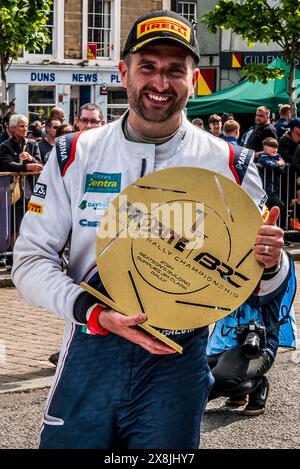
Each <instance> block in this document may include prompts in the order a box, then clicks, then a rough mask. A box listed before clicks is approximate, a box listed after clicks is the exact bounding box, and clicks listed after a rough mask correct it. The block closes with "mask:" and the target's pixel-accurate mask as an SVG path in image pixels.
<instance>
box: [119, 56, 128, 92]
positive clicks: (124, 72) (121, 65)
mask: <svg viewBox="0 0 300 469" xmlns="http://www.w3.org/2000/svg"><path fill="white" fill-rule="evenodd" d="M119 70H120V73H121V81H122V86H123V87H124V88H127V73H128V67H127V65H126V63H125V61H124V60H120V62H119Z"/></svg>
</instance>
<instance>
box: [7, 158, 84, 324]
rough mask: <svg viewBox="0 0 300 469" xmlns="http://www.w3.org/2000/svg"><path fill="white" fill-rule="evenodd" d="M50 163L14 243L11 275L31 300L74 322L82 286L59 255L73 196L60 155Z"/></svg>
mask: <svg viewBox="0 0 300 469" xmlns="http://www.w3.org/2000/svg"><path fill="white" fill-rule="evenodd" d="M48 164H49V166H48V165H47V166H46V167H45V168H44V170H43V172H42V174H41V176H40V178H39V181H38V182H39V184H42V185H43V186H44V191H43V194H42V196H38V195H36V196H33V197H32V199H31V201H32V202H34V204H35V206H36V208H37V210H35V211H34V210H32V211H31V210H30V211H28V212H27V213H26V214H25V216H24V219H23V222H22V225H21V229H20V236H19V238H18V239H17V241H16V244H15V248H14V263H13V270H12V278H13V281H14V283H15V285H16V287H17V288H18V290H19V291H20V293H21V294H22V295H23V297H24V298H25V300H26V301H27V302H28V303H30V304H32V305H34V306H36V307H43V308H45V309H47V310H48V311H51V312H54V313H56V314H57V315H59V316H63V317H64V318H66V319H69V320H73V321H74V317H73V304H74V301H75V299H76V297H77V296H78V295H79V294H80V293H81V292H82V289H81V288H80V287H79V285H76V284H75V282H74V281H73V280H72V279H71V278H70V277H68V276H67V275H66V274H65V273H64V272H63V270H62V262H61V257H60V255H59V253H60V252H61V251H62V250H63V248H64V246H65V244H66V241H67V239H68V236H69V233H70V231H71V228H72V220H71V206H70V197H69V194H68V193H67V190H66V187H65V184H64V181H63V179H62V177H61V174H60V171H59V167H58V163H57V158H56V157H54V158H51V159H50V161H49V163H48ZM75 322H76V321H75Z"/></svg>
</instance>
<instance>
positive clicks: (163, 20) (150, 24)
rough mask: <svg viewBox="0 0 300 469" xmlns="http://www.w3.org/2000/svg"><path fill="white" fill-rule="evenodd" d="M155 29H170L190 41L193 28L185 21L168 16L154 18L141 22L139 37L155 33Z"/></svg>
mask: <svg viewBox="0 0 300 469" xmlns="http://www.w3.org/2000/svg"><path fill="white" fill-rule="evenodd" d="M155 31H170V32H172V33H175V34H177V35H178V36H181V37H182V38H184V39H185V40H186V41H188V42H190V38H191V28H190V27H189V26H187V25H186V24H185V23H182V22H181V21H179V20H175V19H173V18H168V17H167V16H160V17H158V18H152V19H150V20H145V21H143V22H142V23H140V24H139V25H138V27H137V39H138V38H140V37H142V36H144V35H145V34H150V33H155Z"/></svg>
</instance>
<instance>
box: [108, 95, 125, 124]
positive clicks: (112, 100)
mask: <svg viewBox="0 0 300 469" xmlns="http://www.w3.org/2000/svg"><path fill="white" fill-rule="evenodd" d="M127 108H128V100H127V93H126V91H125V90H124V89H123V88H117V89H116V88H108V94H107V121H108V122H111V121H114V120H116V119H119V118H120V117H121V116H122V115H123V114H124V112H125V111H126V109H127Z"/></svg>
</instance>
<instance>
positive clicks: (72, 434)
mask: <svg viewBox="0 0 300 469" xmlns="http://www.w3.org/2000/svg"><path fill="white" fill-rule="evenodd" d="M162 16H163V17H164V18H165V19H169V21H170V22H172V24H174V22H175V24H176V22H178V21H179V22H180V25H181V26H182V23H183V22H184V23H185V27H186V28H187V29H188V30H189V32H190V34H189V35H187V36H183V35H182V34H181V33H180V32H178V31H179V30H177V29H176V28H172V29H170V28H168V27H167V26H166V25H167V24H168V22H166V25H162V26H161V27H160V28H159V29H157V30H156V31H154V32H153V31H152V30H149V31H150V32H149V31H148V30H147V28H146V29H145V31H146V32H145V34H144V35H143V36H142V37H140V35H139V34H138V31H139V28H140V26H141V25H145V24H147V22H149V23H151V24H153V23H154V22H155V20H156V19H157V18H161V17H162ZM198 62H199V47H198V43H197V39H196V37H195V33H194V29H193V27H192V25H191V24H190V23H189V22H188V20H186V19H185V18H183V17H182V16H180V15H178V14H177V13H174V12H172V11H161V10H159V11H152V12H149V13H147V14H146V15H143V16H142V17H141V18H139V19H138V20H137V21H136V22H135V24H134V25H133V26H132V29H131V31H130V33H129V36H128V38H127V41H126V44H125V47H124V50H123V59H122V60H121V61H120V64H119V70H120V74H121V79H122V85H123V87H124V88H126V90H127V95H128V101H129V110H128V111H127V112H126V113H125V114H124V115H123V116H122V118H121V119H119V120H118V121H116V122H114V123H110V124H108V125H103V124H105V122H104V120H103V117H102V113H101V109H100V108H99V107H97V106H95V105H93V104H86V105H84V106H83V107H82V108H81V109H80V114H79V116H78V118H76V122H75V128H76V129H78V130H80V131H81V133H80V134H78V133H72V130H73V129H72V128H71V127H70V126H69V124H68V126H69V127H64V128H62V126H63V125H64V124H63V122H64V115H62V112H63V111H62V110H58V109H57V108H55V109H53V110H52V112H51V114H50V116H49V119H48V120H47V122H46V125H45V128H44V132H45V135H44V137H43V129H41V131H42V135H40V136H39V137H34V133H35V130H34V129H33V127H30V129H29V128H28V122H27V119H26V117H24V116H21V115H18V114H14V115H12V116H10V118H9V120H8V121H7V126H6V127H5V132H6V133H7V138H6V140H5V142H4V143H2V144H1V146H0V171H14V172H23V171H28V170H29V171H32V172H35V173H38V174H39V173H40V176H39V180H38V188H39V190H36V189H35V188H34V189H33V193H32V197H31V203H33V204H35V206H36V207H43V213H44V216H38V215H40V214H41V213H38V212H37V211H36V210H28V211H27V213H26V215H25V217H24V219H23V222H22V226H21V229H20V235H19V237H18V239H17V241H16V243H15V246H14V263H13V271H12V278H13V281H14V283H15V285H16V287H17V288H18V289H19V291H20V292H21V294H22V295H23V296H24V298H25V299H26V300H27V301H28V302H29V303H31V304H32V305H34V306H39V307H43V308H45V309H47V310H48V311H51V312H53V313H55V314H57V315H59V316H62V317H63V318H64V319H65V324H66V327H65V330H64V337H63V340H62V346H61V352H60V354H59V360H58V365H57V369H56V375H55V379H54V382H53V386H52V388H51V390H50V393H49V398H48V402H47V405H46V411H45V415H44V420H43V426H42V432H41V440H40V447H41V448H51V449H53V448H114V449H125V448H127V449H132V448H140V449H150V448H168V449H175V448H176V449H179V448H186V449H187V448H190V449H196V448H198V447H199V441H200V428H201V426H200V424H201V419H202V415H203V413H204V410H205V407H206V404H207V401H208V400H211V399H214V398H216V397H219V396H227V397H228V400H229V402H228V404H229V405H236V406H240V405H245V406H246V407H245V410H244V413H245V415H249V416H257V415H261V414H263V413H264V412H265V408H266V402H267V398H268V391H269V384H268V379H267V377H266V373H267V371H268V370H269V369H270V367H271V366H272V364H273V363H274V360H275V357H276V352H277V349H278V347H279V346H280V345H282V344H281V341H280V332H279V331H280V328H281V327H282V326H284V327H285V328H286V329H285V334H284V337H285V338H286V337H289V339H290V340H289V341H288V342H287V343H285V344H284V345H286V346H290V347H293V346H294V339H295V336H294V335H293V330H294V329H293V315H292V314H291V311H292V302H293V294H294V291H295V275H294V270H293V262H292V260H291V259H290V258H289V256H288V255H287V253H286V252H285V251H284V250H283V245H284V240H283V230H282V229H281V228H280V227H278V226H277V220H278V217H279V213H280V207H279V208H278V204H276V206H273V204H272V206H270V207H269V208H270V211H269V213H268V215H267V216H266V219H265V222H264V223H263V222H262V225H261V227H260V228H259V230H258V232H257V235H256V240H255V246H254V253H255V256H256V259H257V261H258V262H260V263H261V264H262V266H263V268H264V270H263V275H262V279H261V281H260V284H259V288H257V289H256V290H255V292H253V294H252V295H251V296H250V297H249V298H248V299H247V301H246V302H245V303H243V304H242V305H241V306H240V307H239V308H238V309H237V310H235V311H234V312H233V313H232V314H230V315H229V316H227V317H225V318H224V319H223V320H220V321H218V322H217V323H216V326H215V329H214V331H213V333H212V334H211V335H210V337H209V340H208V336H209V331H208V327H206V326H205V327H200V328H196V329H189V330H180V331H173V332H174V333H175V332H176V340H177V341H178V342H179V343H180V344H181V345H182V346H183V348H184V353H183V354H179V353H176V352H175V351H174V349H173V348H171V347H169V346H168V345H166V344H165V343H162V342H160V341H159V340H156V339H155V338H154V337H152V336H151V335H149V334H147V333H145V332H143V331H142V330H140V329H138V328H137V327H136V326H138V325H139V324H142V323H143V322H144V321H145V320H146V319H147V316H146V313H144V312H140V313H137V314H135V315H132V316H124V315H122V314H120V313H118V312H117V311H114V310H113V309H110V308H108V307H107V306H106V305H104V304H100V303H99V301H98V300H97V299H96V298H95V297H94V296H93V295H91V294H90V293H88V292H87V291H85V290H83V289H82V288H81V287H80V282H81V281H85V282H87V283H89V285H91V286H93V287H94V288H96V289H98V290H100V291H103V285H102V282H101V273H100V272H98V270H97V265H96V262H95V241H96V233H95V230H96V225H95V226H94V225H93V226H92V225H91V226H88V227H87V226H86V224H82V223H81V221H82V210H83V205H82V202H85V204H84V210H86V212H85V216H86V217H87V218H88V217H90V218H91V219H92V217H95V215H94V209H93V206H95V203H96V204H97V206H101V207H104V206H105V204H107V203H108V201H111V200H112V199H113V198H114V197H115V195H116V194H115V191H111V193H110V191H109V190H108V189H107V188H106V187H105V190H103V188H102V186H101V185H99V186H97V187H93V188H92V189H91V188H90V186H89V184H88V182H89V181H90V180H91V179H92V178H94V179H96V180H97V181H105V180H107V179H108V178H109V180H111V179H112V178H114V179H113V180H114V181H115V185H117V186H118V188H119V192H120V191H121V190H122V189H123V188H126V187H127V186H128V185H129V184H131V183H132V182H134V181H136V180H137V179H138V178H140V177H141V176H143V175H146V174H150V173H152V172H154V171H157V170H160V169H163V168H166V167H178V166H193V167H195V166H196V167H199V168H205V169H211V170H214V171H216V172H218V173H220V174H223V175H224V176H227V177H229V178H230V179H231V180H232V181H235V182H236V183H238V184H240V185H241V187H243V188H244V189H245V190H246V191H247V192H248V193H249V195H250V196H251V197H252V199H253V201H254V202H255V203H256V205H257V207H258V209H259V210H260V212H261V213H262V215H263V214H265V207H264V201H265V199H266V197H265V192H264V190H263V187H262V181H261V179H260V176H259V174H258V171H257V169H256V167H255V164H254V163H255V162H256V161H257V162H258V161H259V159H260V163H261V164H264V165H265V166H266V167H267V169H269V168H270V167H272V168H273V166H276V165H278V167H280V168H281V167H283V166H284V164H283V162H282V160H284V162H287V157H286V156H284V154H281V153H280V142H281V141H282V139H284V143H285V144H286V145H287V143H286V141H287V140H288V143H289V144H290V147H289V148H291V143H290V142H291V141H292V142H293V143H295V144H296V146H298V143H299V132H300V119H297V118H294V119H291V120H289V119H287V121H288V124H287V125H285V123H284V122H283V120H282V121H281V122H280V123H279V125H278V128H279V129H281V131H283V135H282V136H281V137H280V138H279V137H278V135H277V131H276V129H275V127H273V126H272V125H271V124H270V122H269V120H270V112H269V110H268V109H267V108H265V107H263V106H261V107H259V108H258V109H257V113H256V117H255V125H254V126H253V127H252V128H251V129H249V131H248V132H247V133H246V135H245V136H244V143H243V144H244V145H245V147H246V148H247V149H248V150H247V151H245V149H244V148H242V147H240V146H238V145H237V143H238V142H240V137H239V131H240V126H239V124H238V123H237V122H236V121H235V120H234V116H233V115H226V116H223V119H222V117H221V116H218V115H215V114H214V115H212V116H210V118H209V131H205V130H204V129H203V122H201V119H198V121H197V122H193V124H194V125H193V124H192V123H191V122H189V121H188V119H187V118H186V116H185V114H184V112H183V109H184V108H185V106H186V103H187V100H188V98H189V96H190V95H191V94H192V91H193V87H194V86H195V83H196V82H197V78H198V70H197V63H198ZM58 111H60V112H58ZM11 123H13V125H11ZM196 126H199V127H200V129H197V128H196ZM201 126H202V130H201ZM35 127H38V126H36V125H35ZM100 127H103V128H100ZM91 128H97V129H96V130H95V131H87V130H89V129H91ZM66 129H67V130H66ZM28 130H31V137H34V138H28V136H27V132H28ZM57 131H59V132H61V134H62V133H64V134H65V137H59V138H58V139H57V140H55V139H56V135H57V134H56V132H57ZM69 131H70V132H71V133H70V134H67V132H69ZM86 131H87V132H86ZM10 133H11V135H10ZM38 133H39V132H38ZM297 135H298V137H297ZM215 137H218V138H215ZM37 138H38V139H40V140H39V142H38V143H37V142H36V139H37ZM278 140H279V142H278ZM63 141H64V142H66V145H65V146H64V148H63V152H62V150H61V145H60V144H61V143H62V142H63ZM277 142H278V146H277ZM228 143H229V145H228ZM232 149H233V153H234V158H233V160H231V159H230V158H231V155H232ZM277 150H278V151H277ZM289 151H290V150H289ZM295 151H297V148H296V149H295ZM49 152H51V156H50V158H49ZM278 153H279V155H281V156H279V155H278ZM242 155H243V158H244V159H243V168H242V171H241V170H240V168H239V164H240V158H241V157H242ZM253 155H254V157H255V160H253V157H252V156H253ZM288 155H289V157H290V159H291V161H293V158H294V153H293V154H291V153H288ZM31 165H34V166H31ZM272 168H271V169H272ZM237 172H239V174H240V177H239V178H238V180H237V178H236V177H235V174H236V173H237ZM269 186H270V191H276V184H275V183H273V182H272V180H271V181H269V179H268V183H267V190H268V188H269ZM41 189H42V190H41ZM299 198H300V197H299ZM86 202H91V203H90V206H89V204H88V203H87V204H86ZM296 203H298V199H297V198H296ZM102 216H103V213H102V212H100V211H99V213H98V217H99V220H100V219H101V217H102ZM93 228H94V229H93ZM41 239H42V242H41ZM68 241H69V242H70V252H69V264H68V272H67V273H66V272H65V271H64V270H63V269H62V251H63V248H64V246H65V245H66V243H67V242H68ZM114 261H115V260H114ZM115 264H116V268H117V262H115ZM223 280H224V281H226V278H225V279H223ZM158 307H159V306H158ZM283 312H284V314H283ZM162 314H163V311H162ZM238 328H240V329H241V331H240V334H237V329H238ZM224 331H226V332H225V333H224ZM171 332H172V331H171ZM251 334H252V336H251ZM251 337H253V338H255V341H253V340H254V339H252V338H251ZM250 339H251V340H250ZM257 341H258V342H257ZM249 342H251V344H252V346H251V347H250V343H249ZM245 346H246V347H245Z"/></svg>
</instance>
